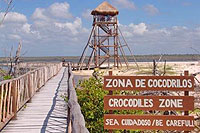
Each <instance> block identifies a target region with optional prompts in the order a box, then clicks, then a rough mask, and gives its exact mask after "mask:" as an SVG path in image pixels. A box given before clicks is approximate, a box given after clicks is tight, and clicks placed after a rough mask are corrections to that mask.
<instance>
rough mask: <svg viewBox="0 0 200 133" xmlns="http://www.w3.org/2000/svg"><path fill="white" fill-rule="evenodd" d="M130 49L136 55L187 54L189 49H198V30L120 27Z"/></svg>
mask: <svg viewBox="0 0 200 133" xmlns="http://www.w3.org/2000/svg"><path fill="white" fill-rule="evenodd" d="M120 29H121V31H122V33H123V35H124V36H125V38H126V40H127V42H128V44H129V45H130V47H131V48H132V49H133V50H134V51H135V53H136V54H161V53H162V54H188V53H194V51H192V50H190V47H195V48H196V49H200V45H199V42H200V30H199V29H200V28H199V27H196V28H193V29H191V28H188V27H185V26H172V27H169V28H159V27H153V26H151V25H147V24H145V23H140V24H133V23H132V24H129V25H128V26H127V25H120Z"/></svg>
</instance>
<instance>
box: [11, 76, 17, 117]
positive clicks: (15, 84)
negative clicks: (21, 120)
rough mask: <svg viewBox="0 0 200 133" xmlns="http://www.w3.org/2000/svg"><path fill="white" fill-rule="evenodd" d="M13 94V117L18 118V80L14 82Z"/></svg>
mask: <svg viewBox="0 0 200 133" xmlns="http://www.w3.org/2000/svg"><path fill="white" fill-rule="evenodd" d="M11 96H12V97H13V100H12V112H13V114H14V116H13V118H12V119H16V116H17V80H14V81H13V82H12V87H11Z"/></svg>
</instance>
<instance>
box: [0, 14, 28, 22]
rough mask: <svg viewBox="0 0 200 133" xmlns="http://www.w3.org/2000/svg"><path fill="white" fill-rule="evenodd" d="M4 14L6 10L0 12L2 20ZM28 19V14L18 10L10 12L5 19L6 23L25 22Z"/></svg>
mask: <svg viewBox="0 0 200 133" xmlns="http://www.w3.org/2000/svg"><path fill="white" fill-rule="evenodd" d="M4 14H5V13H4V12H0V20H2V18H3V16H4ZM26 21H27V18H26V16H25V15H23V14H20V13H17V12H9V13H8V14H7V16H6V17H5V20H4V22H5V23H16V22H17V23H24V22H26Z"/></svg>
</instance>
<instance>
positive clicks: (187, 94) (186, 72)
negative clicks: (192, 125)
mask: <svg viewBox="0 0 200 133" xmlns="http://www.w3.org/2000/svg"><path fill="white" fill-rule="evenodd" d="M184 76H189V71H184ZM184 96H189V91H184ZM184 115H186V116H187V115H189V111H184ZM184 133H189V131H184Z"/></svg>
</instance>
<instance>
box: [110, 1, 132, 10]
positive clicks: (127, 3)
mask: <svg viewBox="0 0 200 133" xmlns="http://www.w3.org/2000/svg"><path fill="white" fill-rule="evenodd" d="M111 3H112V4H113V5H114V6H116V7H118V8H126V9H136V6H135V4H134V2H133V1H131V0H111Z"/></svg>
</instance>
